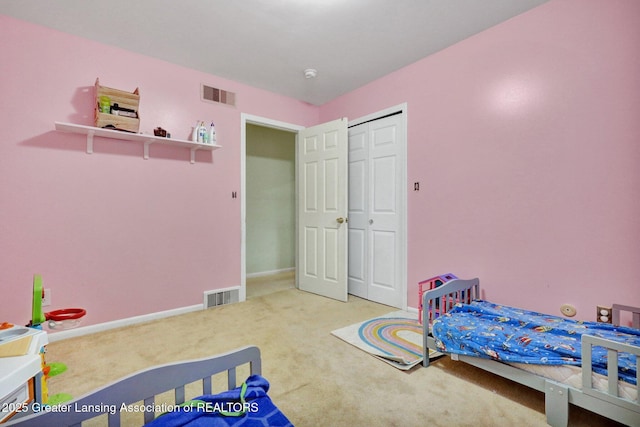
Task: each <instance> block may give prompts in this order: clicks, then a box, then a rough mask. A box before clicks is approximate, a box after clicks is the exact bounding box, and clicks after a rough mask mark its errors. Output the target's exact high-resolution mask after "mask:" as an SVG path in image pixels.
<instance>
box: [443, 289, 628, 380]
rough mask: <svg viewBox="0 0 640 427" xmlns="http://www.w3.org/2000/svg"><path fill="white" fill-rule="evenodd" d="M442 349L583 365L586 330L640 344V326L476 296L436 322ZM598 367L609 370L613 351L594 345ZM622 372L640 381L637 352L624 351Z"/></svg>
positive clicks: (625, 377)
mask: <svg viewBox="0 0 640 427" xmlns="http://www.w3.org/2000/svg"><path fill="white" fill-rule="evenodd" d="M432 333H433V337H434V339H435V341H436V345H437V346H438V349H439V350H441V351H445V352H449V353H457V354H464V355H469V356H478V357H484V358H491V359H494V360H500V361H503V362H507V363H531V364H542V365H581V363H582V362H581V349H582V347H581V344H580V340H581V337H582V334H589V335H594V336H597V337H601V338H606V339H609V340H612V341H617V342H622V343H627V344H631V345H634V346H640V330H637V329H633V328H628V327H623V326H621V327H616V326H612V325H610V324H607V323H596V322H581V321H576V320H569V319H564V318H561V317H558V316H551V315H546V314H541V313H536V312H533V311H527V310H521V309H517V308H513V307H508V306H502V305H497V304H493V303H490V302H487V301H474V302H472V303H471V304H457V305H456V306H455V307H454V308H453V309H452V310H451V311H450V312H448V313H446V314H445V315H443V316H441V317H439V318H437V319H436V320H435V321H434V322H433V332H432ZM592 359H593V370H594V371H595V372H598V373H601V374H606V371H607V352H606V350H605V349H604V348H602V347H596V346H594V347H593V353H592ZM618 365H619V367H620V370H619V377H620V379H621V380H624V381H627V382H629V383H631V384H635V383H636V357H635V356H634V355H632V354H629V353H620V354H619V356H618Z"/></svg>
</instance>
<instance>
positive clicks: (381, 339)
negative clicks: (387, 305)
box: [331, 311, 440, 370]
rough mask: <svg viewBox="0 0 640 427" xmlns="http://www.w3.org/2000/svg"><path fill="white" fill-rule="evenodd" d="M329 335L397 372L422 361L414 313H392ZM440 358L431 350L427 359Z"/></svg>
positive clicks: (419, 328)
mask: <svg viewBox="0 0 640 427" xmlns="http://www.w3.org/2000/svg"><path fill="white" fill-rule="evenodd" d="M331 334H332V335H334V336H336V337H338V338H340V339H341V340H343V341H345V342H348V343H349V344H351V345H353V346H355V347H357V348H359V349H360V350H363V351H366V352H367V353H369V354H371V355H372V356H374V357H377V358H378V359H380V360H382V361H384V362H386V363H388V364H390V365H391V366H394V367H395V368H398V369H402V370H408V369H411V368H413V367H414V366H416V365H418V364H420V363H421V362H422V325H421V324H420V322H418V315H417V314H414V313H409V312H406V311H394V312H393V313H389V314H386V315H384V316H380V317H375V318H373V319H369V320H366V321H364V322H360V323H356V324H354V325H351V326H347V327H345V328H341V329H336V330H335V331H332V332H331ZM439 355H440V353H437V352H433V351H432V352H431V353H430V354H429V358H434V357H437V356H439Z"/></svg>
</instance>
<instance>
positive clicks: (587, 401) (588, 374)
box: [422, 279, 640, 427]
mask: <svg viewBox="0 0 640 427" xmlns="http://www.w3.org/2000/svg"><path fill="white" fill-rule="evenodd" d="M476 299H480V281H479V280H478V279H472V280H462V279H454V280H452V281H450V282H447V283H445V284H443V285H442V286H439V287H437V288H435V289H432V290H429V291H427V292H425V293H424V294H423V296H422V310H423V313H422V319H423V333H424V335H423V350H424V354H423V362H422V364H423V366H424V367H428V366H429V357H428V356H427V353H428V351H429V349H434V350H437V351H440V352H441V350H438V349H437V348H436V343H435V340H434V338H433V337H432V336H431V335H430V334H429V319H430V317H429V307H436V302H437V306H438V307H439V310H440V315H442V314H443V313H444V312H447V311H449V310H451V308H452V306H453V304H454V303H455V302H456V301H460V302H469V301H472V300H476ZM620 311H630V312H631V313H632V316H633V327H634V328H639V329H640V309H639V308H637V307H629V306H623V305H619V304H614V305H613V316H612V319H613V321H614V322H615V323H614V324H617V323H619V321H620ZM592 346H600V347H604V348H606V349H607V352H608V363H609V366H608V369H607V371H608V372H609V375H608V377H607V381H608V390H607V391H604V392H603V391H599V390H596V389H595V388H594V387H593V385H592V381H591V378H592V367H591V347H592ZM618 352H627V353H632V354H635V355H636V370H637V384H636V386H635V388H636V391H638V384H640V369H637V368H638V367H637V363H638V361H640V347H634V346H631V345H627V344H622V343H617V342H614V341H610V340H606V339H602V338H598V337H595V336H588V335H583V336H582V360H583V369H582V389H578V388H575V387H571V386H568V385H566V384H562V383H559V382H556V381H552V380H549V379H546V378H544V377H541V376H539V375H536V374H533V373H530V372H527V371H524V370H522V369H518V368H516V367H513V366H510V365H507V364H505V363H502V362H498V361H494V360H491V359H483V358H479V357H473V356H465V355H458V354H452V353H445V354H449V356H450V357H451V359H452V360H460V361H463V362H465V363H468V364H470V365H473V366H476V367H478V368H480V369H484V370H486V371H489V372H492V373H494V374H496V375H500V376H501V377H504V378H508V379H510V380H513V381H516V382H518V383H520V384H524V385H526V386H528V387H531V388H533V389H536V390H539V391H541V392H543V393H544V395H545V413H546V415H547V423H548V424H550V425H551V426H553V427H565V426H567V424H568V422H569V404H570V403H572V404H574V405H576V406H579V407H582V408H585V409H587V410H589V411H592V412H595V413H597V414H600V415H602V416H605V417H607V418H610V419H612V420H615V421H618V422H621V423H624V424H626V425H629V426H640V392H638V393H637V398H636V400H635V401H632V400H629V399H625V398H623V397H620V396H618V375H617V373H618V367H617V364H618V358H617V355H618Z"/></svg>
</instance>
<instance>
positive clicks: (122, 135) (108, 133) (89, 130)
mask: <svg viewBox="0 0 640 427" xmlns="http://www.w3.org/2000/svg"><path fill="white" fill-rule="evenodd" d="M55 124H56V130H58V131H61V132H70V133H79V134H82V135H87V154H92V153H93V137H95V136H99V137H103V138H111V139H119V140H122V141H132V142H141V143H143V144H144V159H145V160H148V159H149V146H150V145H151V144H163V145H172V146H177V147H185V148H188V149H189V150H190V151H191V163H195V162H196V151H197V150H205V151H213V150H216V149H218V148H221V146H220V145H212V144H199V143H197V142H193V141H187V140H183V139H173V138H163V137H161V136H155V135H144V134H140V133H129V132H121V131H118V130H112V129H102V128H96V127H93V126H84V125H76V124H73V123H62V122H55Z"/></svg>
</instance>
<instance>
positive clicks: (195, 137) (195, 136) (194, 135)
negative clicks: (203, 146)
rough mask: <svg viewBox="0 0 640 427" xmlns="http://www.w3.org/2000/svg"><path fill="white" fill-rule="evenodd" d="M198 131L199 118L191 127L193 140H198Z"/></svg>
mask: <svg viewBox="0 0 640 427" xmlns="http://www.w3.org/2000/svg"><path fill="white" fill-rule="evenodd" d="M198 132H200V120H198V121H197V122H196V125H195V126H194V127H193V131H192V132H191V140H192V141H193V142H198Z"/></svg>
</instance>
